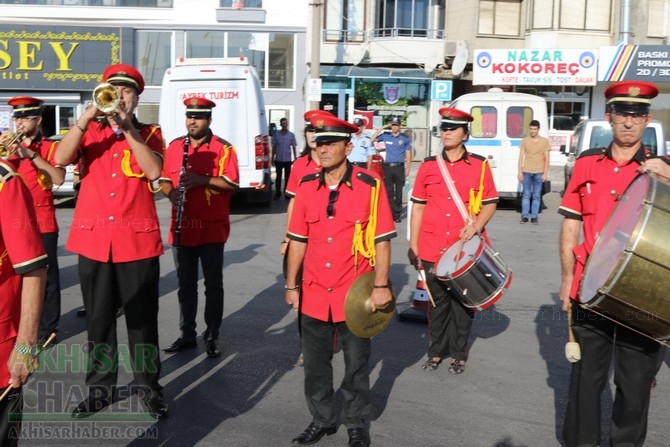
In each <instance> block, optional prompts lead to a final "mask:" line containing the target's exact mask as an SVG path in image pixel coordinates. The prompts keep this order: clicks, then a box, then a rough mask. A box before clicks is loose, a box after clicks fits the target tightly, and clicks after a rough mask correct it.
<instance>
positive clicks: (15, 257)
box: [0, 161, 48, 388]
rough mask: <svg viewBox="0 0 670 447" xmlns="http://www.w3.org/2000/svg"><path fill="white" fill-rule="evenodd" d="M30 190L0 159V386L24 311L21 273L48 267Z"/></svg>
mask: <svg viewBox="0 0 670 447" xmlns="http://www.w3.org/2000/svg"><path fill="white" fill-rule="evenodd" d="M47 263H48V260H47V255H46V253H45V251H44V246H43V245H42V236H41V235H40V232H39V229H38V228H37V225H35V209H34V207H33V205H32V199H31V197H30V192H29V191H28V188H27V187H26V185H25V184H24V183H23V182H22V180H21V178H20V177H18V176H17V175H16V172H15V171H14V169H13V167H12V166H11V165H10V164H8V163H6V162H5V161H0V388H5V387H7V385H9V379H10V375H9V369H8V367H7V362H8V361H9V357H10V355H11V353H12V350H13V349H14V344H15V341H16V335H17V332H18V329H19V321H20V314H21V275H23V274H24V273H28V272H31V271H33V270H36V269H38V268H41V267H44V266H46V265H47Z"/></svg>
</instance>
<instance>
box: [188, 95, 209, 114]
mask: <svg viewBox="0 0 670 447" xmlns="http://www.w3.org/2000/svg"><path fill="white" fill-rule="evenodd" d="M184 105H185V106H186V116H188V117H190V116H212V109H213V108H214V107H216V103H214V101H210V100H209V99H205V98H186V99H185V100H184Z"/></svg>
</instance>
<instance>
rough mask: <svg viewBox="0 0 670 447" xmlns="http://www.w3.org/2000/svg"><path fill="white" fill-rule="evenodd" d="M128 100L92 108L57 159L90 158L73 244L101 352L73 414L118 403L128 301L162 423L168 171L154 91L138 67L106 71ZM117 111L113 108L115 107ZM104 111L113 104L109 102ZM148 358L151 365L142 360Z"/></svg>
mask: <svg viewBox="0 0 670 447" xmlns="http://www.w3.org/2000/svg"><path fill="white" fill-rule="evenodd" d="M102 78H103V82H105V83H109V84H112V86H113V87H114V88H115V89H116V93H117V95H118V98H119V102H118V104H117V105H116V106H115V108H114V109H113V110H112V111H111V112H109V114H107V115H105V114H104V113H103V112H101V111H100V110H98V109H97V108H96V107H93V106H89V107H88V108H87V109H86V110H85V112H84V113H83V114H82V116H80V117H79V119H78V120H77V122H76V123H75V125H74V126H72V128H71V129H70V131H69V132H68V133H67V134H66V135H65V136H64V137H63V140H62V141H61V144H60V146H59V147H58V150H57V151H56V162H57V163H58V164H60V165H61V166H66V165H68V164H70V163H75V162H77V161H79V162H81V167H82V169H81V172H80V175H81V189H80V191H79V197H78V199H77V205H76V207H75V210H74V216H73V221H72V228H71V230H70V236H69V238H68V242H67V245H66V248H67V249H68V250H69V251H71V252H74V253H77V254H79V279H80V282H81V293H82V297H83V299H84V307H85V308H86V325H87V330H88V340H89V344H90V345H91V347H92V351H91V355H90V357H89V358H90V360H89V365H88V369H87V374H86V384H87V385H88V387H89V390H88V391H89V393H88V398H87V399H85V400H84V401H83V402H81V403H80V404H79V406H77V408H76V409H75V410H74V412H73V413H72V416H73V417H75V418H82V417H87V416H89V415H91V414H93V413H96V412H98V411H100V410H101V409H103V408H105V407H106V406H107V405H109V404H110V403H111V398H112V387H113V386H114V385H115V384H116V381H117V368H116V364H117V362H118V360H117V339H116V310H117V307H118V305H119V304H120V305H121V306H122V307H123V311H124V314H125V317H126V325H127V327H128V344H129V351H130V354H131V357H132V361H133V364H135V365H138V368H137V370H136V371H133V375H134V377H135V383H136V385H137V386H139V387H140V390H138V393H140V392H141V393H142V394H140V398H141V399H143V400H144V401H145V403H146V404H147V407H148V409H149V413H150V414H151V415H152V416H153V417H155V418H161V417H165V416H167V413H168V408H167V405H166V404H165V401H164V399H163V393H162V388H161V386H160V384H159V383H158V379H159V377H160V367H161V363H160V356H159V354H160V353H159V349H158V278H159V274H160V268H159V257H160V255H161V254H162V253H163V244H162V242H161V234H160V226H159V223H158V216H157V214H156V205H155V204H154V190H153V189H152V182H153V181H155V180H157V179H158V178H159V177H160V175H161V170H162V166H163V151H164V149H165V143H164V141H163V136H162V133H161V130H160V128H159V127H158V126H156V125H153V124H143V123H140V122H139V121H137V118H135V115H134V111H135V108H136V107H137V103H138V98H139V95H140V94H141V93H142V91H143V90H144V80H143V78H142V75H141V74H140V73H139V72H138V71H137V70H136V69H135V68H134V67H132V66H130V65H125V64H115V65H111V66H109V67H107V69H106V70H105V71H104V73H103V75H102ZM112 105H114V104H113V102H112V104H111V105H109V106H110V107H111V106H112ZM101 107H102V108H105V107H104V104H103V105H101ZM136 356H143V358H142V359H141V360H142V361H137V362H136V361H135V357H136Z"/></svg>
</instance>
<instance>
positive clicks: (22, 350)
mask: <svg viewBox="0 0 670 447" xmlns="http://www.w3.org/2000/svg"><path fill="white" fill-rule="evenodd" d="M14 351H16V352H18V353H19V354H23V355H31V356H33V357H37V356H38V355H39V353H40V352H41V351H42V347H41V346H40V345H33V346H31V347H28V346H25V345H14Z"/></svg>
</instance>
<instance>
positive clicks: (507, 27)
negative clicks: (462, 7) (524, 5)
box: [478, 0, 521, 36]
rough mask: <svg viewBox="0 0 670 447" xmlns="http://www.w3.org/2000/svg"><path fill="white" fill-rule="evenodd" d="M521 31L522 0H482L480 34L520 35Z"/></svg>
mask: <svg viewBox="0 0 670 447" xmlns="http://www.w3.org/2000/svg"><path fill="white" fill-rule="evenodd" d="M520 32H521V0H480V1H479V29H478V33H479V34H485V35H492V36H493V35H495V36H518V35H520Z"/></svg>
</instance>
